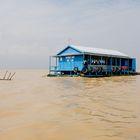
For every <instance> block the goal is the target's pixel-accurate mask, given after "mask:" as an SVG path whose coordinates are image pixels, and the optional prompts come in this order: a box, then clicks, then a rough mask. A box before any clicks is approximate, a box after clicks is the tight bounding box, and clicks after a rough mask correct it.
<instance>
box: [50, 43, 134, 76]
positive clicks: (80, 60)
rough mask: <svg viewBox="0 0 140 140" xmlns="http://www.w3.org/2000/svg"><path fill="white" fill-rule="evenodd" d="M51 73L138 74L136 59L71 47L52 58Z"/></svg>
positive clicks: (113, 51) (115, 53)
mask: <svg viewBox="0 0 140 140" xmlns="http://www.w3.org/2000/svg"><path fill="white" fill-rule="evenodd" d="M52 58H55V64H53V63H54V62H53V59H52ZM53 65H54V66H53ZM49 71H50V74H53V75H81V74H82V75H85V76H111V75H126V74H133V73H135V72H136V59H135V58H131V57H129V56H128V55H126V54H124V53H121V52H119V51H116V50H107V49H101V48H89V47H81V46H74V45H69V46H67V47H66V48H64V49H63V50H62V51H60V52H59V53H58V54H57V55H56V56H52V57H50V66H49Z"/></svg>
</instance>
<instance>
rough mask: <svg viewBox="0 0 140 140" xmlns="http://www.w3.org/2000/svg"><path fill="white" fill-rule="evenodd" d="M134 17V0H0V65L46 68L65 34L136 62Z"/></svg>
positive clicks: (137, 13) (139, 5)
mask: <svg viewBox="0 0 140 140" xmlns="http://www.w3.org/2000/svg"><path fill="white" fill-rule="evenodd" d="M139 17H140V1H139V0H76V1H74V0H71V1H68V0H61V1H58V0H24V1H23V0H5V1H3V0H0V68H47V65H48V56H49V55H52V54H55V53H56V52H57V51H59V50H60V49H61V48H63V47H64V46H65V45H67V44H68V39H69V38H71V39H72V41H71V44H77V45H84V46H91V47H100V48H109V49H117V50H120V51H122V52H124V53H127V54H128V55H130V56H134V57H137V61H138V63H140V57H139V50H140V49H139V46H140V40H139V37H140V18H139ZM138 68H140V65H139V64H138Z"/></svg>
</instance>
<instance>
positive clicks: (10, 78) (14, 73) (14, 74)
mask: <svg viewBox="0 0 140 140" xmlns="http://www.w3.org/2000/svg"><path fill="white" fill-rule="evenodd" d="M15 74H16V72H15V73H14V74H13V75H12V76H11V77H10V78H9V80H12V78H13V77H14V75H15Z"/></svg>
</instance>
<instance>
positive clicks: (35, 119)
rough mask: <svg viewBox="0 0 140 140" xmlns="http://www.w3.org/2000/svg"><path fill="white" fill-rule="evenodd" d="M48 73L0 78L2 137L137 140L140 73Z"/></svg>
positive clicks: (139, 136) (7, 139)
mask: <svg viewBox="0 0 140 140" xmlns="http://www.w3.org/2000/svg"><path fill="white" fill-rule="evenodd" d="M2 73H4V71H2V72H1V74H2ZM46 73H47V72H46V71H44V70H17V74H16V77H15V79H14V80H13V81H10V82H9V81H0V140H139V139H140V76H123V77H107V78H80V77H77V78H74V77H69V78H66V77H65V78H61V77H57V78H56V77H51V78H48V77H42V75H44V74H46Z"/></svg>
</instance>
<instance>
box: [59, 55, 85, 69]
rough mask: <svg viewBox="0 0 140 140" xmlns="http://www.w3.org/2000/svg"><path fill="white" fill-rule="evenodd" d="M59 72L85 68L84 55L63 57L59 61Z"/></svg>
mask: <svg viewBox="0 0 140 140" xmlns="http://www.w3.org/2000/svg"><path fill="white" fill-rule="evenodd" d="M58 66H59V67H58V70H60V71H73V69H74V68H75V67H78V69H79V70H82V68H83V55H77V56H61V57H59V61H58Z"/></svg>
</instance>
